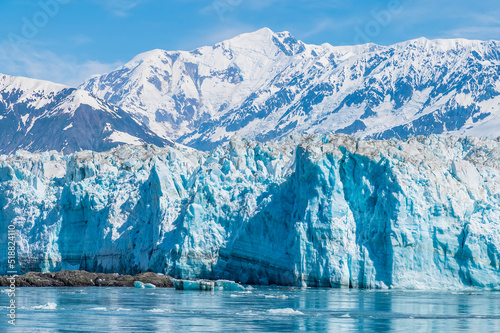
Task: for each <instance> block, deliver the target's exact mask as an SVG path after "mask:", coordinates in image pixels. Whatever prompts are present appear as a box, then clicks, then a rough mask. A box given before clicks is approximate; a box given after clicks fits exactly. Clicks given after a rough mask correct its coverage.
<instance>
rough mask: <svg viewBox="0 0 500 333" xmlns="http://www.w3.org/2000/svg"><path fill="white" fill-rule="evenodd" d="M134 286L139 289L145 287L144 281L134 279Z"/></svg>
mask: <svg viewBox="0 0 500 333" xmlns="http://www.w3.org/2000/svg"><path fill="white" fill-rule="evenodd" d="M134 286H135V287H136V288H139V289H142V288H145V285H144V283H142V282H141V281H135V282H134Z"/></svg>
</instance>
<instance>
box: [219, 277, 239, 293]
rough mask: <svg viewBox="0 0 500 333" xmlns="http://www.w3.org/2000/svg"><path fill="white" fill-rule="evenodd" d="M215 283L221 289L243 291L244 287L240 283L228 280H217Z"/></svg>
mask: <svg viewBox="0 0 500 333" xmlns="http://www.w3.org/2000/svg"><path fill="white" fill-rule="evenodd" d="M215 285H216V286H217V287H219V288H220V289H222V290H227V291H245V287H243V286H242V285H241V284H239V283H236V282H234V281H229V280H218V281H215Z"/></svg>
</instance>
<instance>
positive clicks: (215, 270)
mask: <svg viewBox="0 0 500 333" xmlns="http://www.w3.org/2000/svg"><path fill="white" fill-rule="evenodd" d="M0 209H1V210H0V237H1V240H2V241H1V242H0V247H1V248H2V249H1V250H0V260H1V261H2V262H6V261H7V253H8V251H7V241H6V239H7V230H8V225H9V224H11V223H13V224H14V225H15V226H16V231H17V233H18V244H17V259H18V263H19V267H18V269H19V271H20V272H21V273H22V272H27V271H45V272H46V271H59V270H63V269H83V270H88V271H95V272H116V273H128V274H135V273H139V272H146V271H154V272H157V273H164V274H168V275H170V276H172V277H174V278H178V279H192V280H193V279H211V280H217V279H225V280H232V281H236V282H239V283H243V284H264V285H269V284H279V285H293V286H313V287H350V288H396V289H398V288H400V289H443V288H447V289H449V288H452V289H464V288H469V287H476V288H484V289H495V290H498V289H500V139H496V140H494V139H487V138H476V137H465V138H459V137H454V136H451V137H442V136H435V135H432V136H429V137H411V138H407V139H405V140H396V139H390V140H373V139H359V138H354V137H352V136H347V135H344V134H328V135H292V136H288V137H285V138H283V139H282V140H280V141H278V142H267V143H258V142H254V141H250V140H246V139H242V138H240V137H238V136H234V137H232V138H231V140H230V142H229V144H228V145H227V146H224V147H218V148H217V149H214V150H212V151H210V152H203V151H198V150H195V149H193V148H188V147H184V146H181V145H175V146H172V147H164V148H158V147H156V146H154V145H143V146H132V145H125V146H120V147H117V148H113V149H112V150H110V151H107V152H91V151H82V152H76V153H73V154H70V155H64V154H62V153H57V152H44V153H29V152H26V151H17V152H16V153H13V154H11V155H0ZM0 269H1V270H3V271H1V272H0V273H2V274H5V273H6V267H5V265H1V268H0Z"/></svg>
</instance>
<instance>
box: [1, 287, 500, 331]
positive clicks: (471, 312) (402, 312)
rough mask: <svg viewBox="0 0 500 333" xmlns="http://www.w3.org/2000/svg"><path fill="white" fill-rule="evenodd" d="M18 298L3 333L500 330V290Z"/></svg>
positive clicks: (114, 292) (45, 293) (44, 294)
mask: <svg viewBox="0 0 500 333" xmlns="http://www.w3.org/2000/svg"><path fill="white" fill-rule="evenodd" d="M16 301H17V304H18V309H17V313H18V319H17V326H16V328H15V329H14V328H12V327H9V325H8V324H7V319H5V318H6V316H3V318H4V320H2V322H0V331H2V332H4V331H8V332H35V331H36V332H73V331H87V332H235V331H236V332H252V331H253V332H293V331H309V332H339V331H342V332H348V331H353V332H356V331H364V332H429V331H433V332H434V331H448V332H450V331H453V332H460V331H463V332H499V331H500V293H498V292H458V293H453V292H417V291H359V290H340V289H293V288H255V289H253V290H251V291H246V292H224V291H216V292H195V291H191V292H190V291H176V290H173V289H152V290H151V289H134V288H19V289H18V290H17V298H16ZM8 302H9V298H8V295H7V294H6V293H4V292H2V293H0V307H1V308H2V311H3V312H4V313H5V314H6V313H7V309H6V306H7V305H8Z"/></svg>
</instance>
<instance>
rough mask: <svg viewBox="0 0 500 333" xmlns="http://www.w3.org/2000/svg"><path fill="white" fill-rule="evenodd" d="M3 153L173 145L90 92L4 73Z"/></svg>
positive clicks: (0, 90)
mask: <svg viewBox="0 0 500 333" xmlns="http://www.w3.org/2000/svg"><path fill="white" fill-rule="evenodd" d="M0 133H2V135H1V136H0V153H3V154H5V153H11V152H14V151H16V150H18V149H24V150H28V151H32V152H34V151H48V150H57V151H62V152H64V153H71V152H75V151H79V150H84V149H90V150H94V151H105V150H109V149H111V148H113V147H116V146H118V145H120V144H145V143H150V144H155V145H157V146H160V147H163V146H164V145H166V144H171V142H170V141H169V140H167V139H163V138H160V137H159V136H157V135H156V134H154V133H153V132H151V131H150V130H149V129H148V128H147V127H146V126H144V125H142V124H141V123H139V122H137V121H136V120H135V119H134V118H132V117H131V116H130V114H129V113H127V112H125V111H123V110H121V109H120V108H118V107H116V106H114V105H111V104H109V103H107V102H105V101H102V100H99V99H97V98H95V97H93V96H91V95H90V94H89V93H88V92H86V91H83V90H77V89H74V88H70V87H66V86H63V85H59V84H54V83H51V82H46V81H40V80H32V79H27V78H21V77H13V76H7V75H0Z"/></svg>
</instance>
